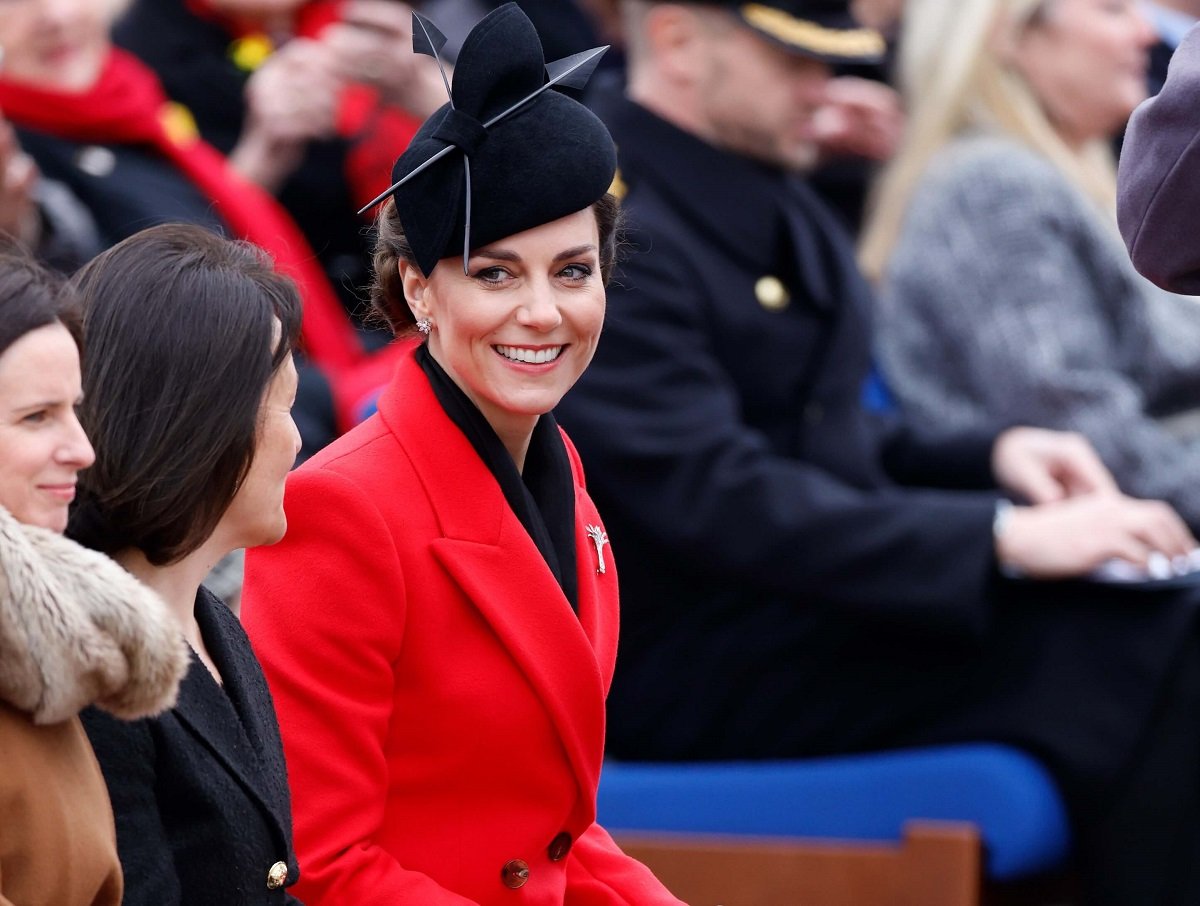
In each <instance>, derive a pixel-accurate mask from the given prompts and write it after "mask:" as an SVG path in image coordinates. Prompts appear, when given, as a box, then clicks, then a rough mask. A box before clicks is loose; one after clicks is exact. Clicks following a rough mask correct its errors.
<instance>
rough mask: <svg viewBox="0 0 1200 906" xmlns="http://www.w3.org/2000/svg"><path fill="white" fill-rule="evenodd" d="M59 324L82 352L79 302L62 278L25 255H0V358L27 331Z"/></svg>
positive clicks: (8, 253)
mask: <svg viewBox="0 0 1200 906" xmlns="http://www.w3.org/2000/svg"><path fill="white" fill-rule="evenodd" d="M51 324H61V325H62V326H63V327H65V328H66V329H67V330H68V332H70V334H71V338H72V339H73V340H75V345H76V346H77V347H79V350H80V352H82V351H83V324H82V321H81V320H80V314H79V302H78V300H77V299H76V297H75V295H74V293H72V292H71V291H70V290H69V289H68V288H67V287H66V286H64V284H63V281H62V278H60V277H59V276H58V275H56V274H53V273H51V272H50V271H48V270H46V268H44V267H42V266H41V265H40V264H38V263H37V262H36V261H34V260H33V259H32V258H30V257H29V256H28V255H22V254H20V253H17V252H0V355H3V354H4V352H5V350H7V349H8V347H9V346H11V345H12V344H13V343H15V342H17V340H19V339H21V337H23V336H25V334H27V333H29V332H30V331H33V330H37V329H38V328H41V327H49V326H50V325H51Z"/></svg>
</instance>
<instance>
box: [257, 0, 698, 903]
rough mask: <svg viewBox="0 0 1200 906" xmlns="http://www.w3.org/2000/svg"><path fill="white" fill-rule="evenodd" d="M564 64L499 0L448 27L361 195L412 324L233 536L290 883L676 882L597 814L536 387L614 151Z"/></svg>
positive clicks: (613, 624)
mask: <svg viewBox="0 0 1200 906" xmlns="http://www.w3.org/2000/svg"><path fill="white" fill-rule="evenodd" d="M414 31H415V33H418V34H423V35H434V36H435V37H433V38H432V40H431V42H430V44H425V45H423V47H424V50H425V51H426V52H429V51H430V50H432V49H433V48H436V47H439V46H440V45H439V43H438V39H437V37H436V29H433V28H432V23H429V22H427V21H425V20H421V22H420V25H419V26H418V27H417V28H415V29H414ZM592 59H593V60H594V59H595V57H594V56H593V58H592ZM570 66H571V63H570V62H568V63H566V64H563V65H557V64H546V62H545V60H544V58H543V52H542V47H541V44H540V42H539V40H538V36H537V33H536V31H535V30H534V28H533V26H532V25H531V24H530V22H529V20H528V18H526V17H525V15H524V13H522V12H521V10H520V8H519V7H518V6H516V5H515V4H513V3H508V4H505V5H504V6H501V7H500V8H499V9H497V10H496V11H495V12H493V13H490V14H489V15H488V16H486V17H485V18H484V19H483V20H481V21H480V22H479V24H478V25H476V26H475V28H474V29H473V30H472V31H471V33H470V35H469V36H468V37H467V39H466V42H465V43H464V45H463V48H462V52H461V53H460V54H459V57H458V60H457V62H456V65H455V70H454V85H453V89H452V92H451V93H452V96H453V99H454V100H453V103H452V104H447V105H446V106H444V107H442V108H441V109H440V110H439V111H438V112H437V113H435V114H433V116H432V117H430V119H429V120H428V121H427V122H426V123H425V124H424V125H423V126H422V127H421V129H420V131H419V132H418V133H417V135H416V137H415V138H414V139H413V141H412V143H411V144H410V145H409V148H408V150H407V151H405V152H404V154H403V155H402V156H401V157H400V159H399V161H398V162H397V164H396V166H395V169H394V170H393V174H392V175H393V179H396V180H398V181H399V182H398V183H397V185H395V186H393V187H392V189H391V190H389V192H390V193H391V194H392V198H391V199H390V200H389V201H388V202H387V203H386V204H385V205H384V207H383V209H382V211H381V213H380V214H379V217H378V221H377V223H378V228H379V238H378V242H377V245H376V252H375V268H376V280H377V285H376V286H375V289H374V301H375V305H376V306H377V308H378V310H379V311H380V313H381V314H382V316H383V317H384V318H386V319H387V321H388V322H389V323H390V324H391V326H392V329H393V331H394V332H395V333H396V334H397V335H403V336H408V335H412V336H413V337H414V338H415V337H419V338H420V339H419V341H418V342H413V341H412V340H409V341H408V342H406V343H405V344H404V346H403V348H404V349H405V355H404V356H403V357H402V358H401V360H400V365H399V367H398V368H397V371H396V374H395V376H394V377H393V379H392V383H391V384H390V385H389V387H388V388H387V389H386V390H385V391H384V393H383V395H382V397H381V398H380V400H379V411H378V413H377V414H376V415H374V416H372V417H371V418H370V419H368V420H367V421H366V422H364V423H363V424H361V425H359V426H358V427H357V428H355V429H353V430H352V431H351V432H349V433H348V434H346V435H345V436H343V437H341V438H339V439H338V440H336V441H334V442H333V443H332V444H331V445H330V446H328V447H326V448H325V449H324V450H323V451H321V452H320V453H318V454H317V456H316V457H314V458H313V459H311V460H309V461H308V462H307V463H305V464H304V465H303V466H302V467H301V468H300V469H298V470H297V471H296V472H295V473H293V475H292V476H291V478H290V479H289V480H288V494H287V507H288V520H289V529H288V536H287V537H286V538H285V539H284V540H283V542H282V543H280V544H279V545H276V546H275V547H273V548H270V549H264V550H261V551H254V552H251V554H250V555H249V557H248V559H247V569H246V586H245V601H244V604H243V615H244V619H245V621H246V629H247V632H248V633H249V634H250V637H251V638H252V639H254V644H255V650H256V651H257V652H258V653H259V655H260V657H262V662H263V669H264V670H265V671H266V674H267V677H268V679H269V680H270V682H271V688H272V691H273V692H274V693H275V696H276V700H277V701H278V703H279V722H280V728H281V730H282V732H283V739H284V746H285V750H286V752H287V755H288V763H289V770H290V773H291V778H292V789H293V790H294V791H295V794H296V848H297V851H298V852H299V854H300V858H301V861H302V862H303V864H304V878H303V879H302V881H301V884H300V886H299V888H298V889H297V894H298V895H299V896H300V897H302V898H303V899H304V901H305V902H306V903H308V904H309V906H342V904H347V903H355V904H357V903H420V904H422V906H467V904H477V906H492V904H494V906H503V904H508V903H516V902H520V903H523V904H525V906H565V904H568V903H569V904H572V906H618V904H630V903H636V904H638V906H666V904H677V903H678V900H676V899H675V898H674V897H673V896H672V895H671V894H670V893H669V892H668V891H667V890H666V889H665V888H664V887H663V885H662V884H661V883H659V881H658V880H657V879H656V878H655V877H654V876H653V875H652V874H651V873H650V871H649V870H648V869H647V868H646V867H645V866H643V865H641V864H639V863H638V862H636V861H635V860H633V859H631V858H629V857H628V856H627V855H625V854H624V853H623V852H621V850H620V849H619V848H618V847H617V845H616V844H615V843H614V842H613V840H612V838H611V837H609V835H608V834H607V833H606V832H605V830H604V829H603V827H601V826H600V825H599V824H597V822H596V787H597V781H598V780H599V776H600V764H601V761H602V758H603V751H604V698H605V695H606V693H607V690H608V686H609V682H610V680H611V679H612V673H613V666H614V662H615V659H616V650H617V649H616V643H617V576H616V570H615V567H614V564H613V561H612V553H611V551H610V550H609V548H608V546H607V545H608V537H607V535H606V534H605V531H604V524H603V522H602V521H601V519H600V517H599V515H598V514H597V512H596V507H595V505H594V504H593V503H592V501H591V498H589V497H588V495H587V491H586V490H585V488H584V481H583V469H582V466H581V465H580V462H579V458H578V456H577V454H576V453H575V450H574V448H573V447H572V446H571V443H570V441H569V440H567V438H566V436H565V435H564V434H563V433H562V432H561V431H559V429H558V426H557V424H555V421H554V417H553V415H552V414H551V410H553V409H554V407H555V406H556V405H558V402H559V400H560V399H561V398H562V397H563V395H564V394H565V393H567V392H568V391H569V390H570V389H571V387H572V386H573V385H574V384H575V382H576V380H578V378H579V376H580V374H582V373H583V371H584V369H585V368H587V366H588V363H589V362H590V361H591V359H592V354H593V353H594V351H595V349H596V344H597V342H598V341H599V338H600V331H601V328H602V327H603V323H604V312H605V284H606V282H607V278H608V274H609V271H610V269H611V267H612V263H613V256H614V248H615V244H616V238H615V237H616V226H617V224H616V221H617V207H616V202H615V200H614V198H613V197H612V196H611V195H609V194H608V189H609V186H610V185H611V184H612V181H613V176H614V172H615V169H616V153H615V148H614V147H613V142H612V139H611V138H610V137H609V135H608V132H607V130H606V129H605V128H604V126H603V124H602V123H601V122H600V121H599V120H598V119H597V118H596V117H595V116H594V115H593V114H592V113H591V112H590V111H589V110H587V109H586V108H585V107H583V106H582V105H580V104H578V103H577V102H576V101H574V100H572V99H570V98H569V97H567V96H566V95H565V94H561V93H559V92H557V91H553V90H550V91H547V90H545V89H546V88H547V87H549V86H548V83H547V81H546V79H547V73H556V74H564V73H566V72H567V70H568V69H569V68H570ZM554 77H557V76H554ZM572 84H574V85H575V87H579V85H578V83H577V82H576V81H574V80H573V81H572ZM485 124H486V125H485ZM414 328H415V330H414Z"/></svg>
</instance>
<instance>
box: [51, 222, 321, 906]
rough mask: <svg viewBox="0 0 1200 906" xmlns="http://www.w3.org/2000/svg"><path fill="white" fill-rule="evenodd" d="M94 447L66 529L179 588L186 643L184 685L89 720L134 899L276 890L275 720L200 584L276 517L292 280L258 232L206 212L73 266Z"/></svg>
mask: <svg viewBox="0 0 1200 906" xmlns="http://www.w3.org/2000/svg"><path fill="white" fill-rule="evenodd" d="M76 283H77V285H78V288H79V291H80V294H81V296H82V299H83V303H84V310H85V316H84V317H85V320H84V327H85V331H86V334H87V336H88V343H89V349H88V353H89V354H88V361H87V365H86V367H85V369H84V374H83V387H84V405H83V407H82V410H81V413H80V416H81V421H82V422H83V424H84V425H85V426H86V428H87V430H88V431H89V432H90V433H91V436H92V437H93V438H94V442H95V446H96V449H97V458H96V463H95V465H94V466H93V467H92V468H91V469H90V470H89V471H88V472H87V474H86V475H85V476H83V477H82V478H81V480H80V492H79V499H78V504H77V506H76V508H75V510H74V511H73V512H72V514H71V521H70V525H69V533H70V534H71V535H72V536H73V537H74V538H75V539H76V540H78V541H81V542H82V543H84V544H86V545H87V546H89V547H93V548H96V549H98V550H101V551H103V552H105V553H107V554H110V555H111V556H112V557H113V558H114V559H116V560H117V561H118V562H119V563H120V564H121V565H122V566H124V567H125V568H126V569H127V570H128V571H129V572H131V573H133V575H134V576H136V577H137V578H139V579H141V580H142V581H143V582H144V583H145V584H146V585H148V586H150V587H151V588H153V589H154V590H156V591H157V592H159V594H160V595H161V596H162V597H163V598H164V599H165V600H166V601H167V604H168V606H169V607H170V609H171V611H172V613H173V615H174V616H175V618H176V621H177V623H178V626H179V630H180V632H181V633H182V634H183V636H184V638H185V639H186V640H187V642H188V644H189V645H190V646H191V655H192V657H191V665H190V667H189V669H188V672H187V675H186V676H185V677H184V680H183V684H182V686H181V687H180V692H179V701H178V704H177V705H176V706H175V707H174V708H173V709H172V710H171V711H169V712H167V713H166V714H164V715H162V716H160V717H157V718H154V719H150V720H143V721H139V722H136V723H132V724H125V723H119V722H117V721H115V720H113V719H112V718H110V717H108V716H107V715H104V714H102V713H100V712H98V711H94V710H93V711H90V712H88V713H86V714H85V715H84V724H85V727H86V728H87V731H88V735H89V737H90V738H91V741H92V745H93V746H94V748H95V750H96V756H97V758H98V759H99V761H100V766H101V768H102V770H103V772H104V776H105V780H106V781H107V783H108V787H109V794H110V796H111V798H112V803H113V811H114V814H115V816H116V824H117V848H118V851H119V854H120V857H121V863H122V867H123V869H124V871H125V876H126V879H127V881H126V886H125V901H124V902H125V904H126V906H138V904H146V906H151V904H152V906H171V904H196V906H200V904H205V906H208V904H217V903H219V904H221V906H249V904H264V906H265V904H283V903H289V902H294V900H292V898H291V897H290V896H288V894H287V893H286V892H285V888H286V887H287V886H289V885H290V884H291V883H293V882H294V881H295V880H296V878H297V877H298V875H299V872H298V868H297V865H296V859H295V854H294V853H293V850H292V828H291V806H290V799H289V795H288V786H287V772H286V769H285V766H284V760H283V750H282V746H281V743H280V738H279V728H278V725H277V724H276V721H275V713H274V709H273V706H272V702H271V697H270V694H269V692H268V690H267V685H266V682H265V680H264V679H263V674H262V671H261V669H260V668H259V665H258V662H257V660H256V659H255V657H254V654H253V652H252V651H251V649H250V645H249V642H248V641H247V639H246V635H245V633H244V632H243V631H242V628H241V624H240V623H239V622H238V620H237V618H236V617H235V616H234V615H233V614H232V613H231V612H230V611H229V609H228V608H227V607H225V605H224V604H222V603H221V602H220V601H219V600H218V599H217V598H216V597H214V596H213V595H212V594H211V593H210V592H209V591H208V590H207V589H205V588H204V587H203V586H201V584H200V583H201V581H202V580H203V578H204V576H205V575H206V574H207V573H208V571H209V569H210V568H211V567H212V565H213V564H214V563H215V562H216V561H217V560H219V559H220V558H221V557H223V556H224V555H225V554H227V553H229V552H230V551H231V550H234V549H236V548H240V547H251V546H254V545H258V544H271V543H273V542H275V541H277V540H279V538H280V537H282V535H283V531H284V527H285V525H286V522H285V518H284V514H283V482H284V477H285V476H286V474H287V472H288V470H289V469H290V467H291V465H292V463H293V461H294V459H295V457H296V454H297V452H298V450H299V445H300V442H299V435H298V433H297V431H296V426H295V424H294V423H293V421H292V418H291V413H290V410H291V404H292V402H293V400H294V397H295V392H296V370H295V367H294V365H293V364H292V348H293V345H294V343H295V341H296V336H297V332H298V330H299V321H300V303H299V299H298V297H297V294H296V290H295V287H294V286H293V285H292V284H291V283H290V282H289V281H288V280H287V279H286V278H285V277H282V276H280V275H279V274H277V273H276V272H275V271H274V270H273V269H272V267H271V265H270V264H269V263H268V259H267V258H266V256H265V255H264V254H263V253H262V252H261V251H259V250H258V249H256V248H254V247H253V246H251V245H249V244H246V243H242V242H234V241H229V240H225V239H222V238H220V237H217V236H215V235H214V234H212V233H209V232H207V231H205V230H203V229H201V228H199V227H194V226H183V225H175V226H161V227H153V228H151V229H149V230H146V231H144V232H142V233H139V234H136V235H134V236H133V237H131V238H129V239H127V240H125V241H124V242H122V243H120V244H118V245H116V246H114V247H113V248H112V249H110V250H109V251H107V252H105V253H104V254H102V255H100V256H99V257H98V258H96V259H95V260H93V261H92V262H91V263H90V264H88V265H87V266H86V267H85V268H84V269H83V270H82V271H81V272H80V274H79V275H78V277H77V278H76Z"/></svg>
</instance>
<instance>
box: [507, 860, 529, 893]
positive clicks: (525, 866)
mask: <svg viewBox="0 0 1200 906" xmlns="http://www.w3.org/2000/svg"><path fill="white" fill-rule="evenodd" d="M500 880H501V881H503V882H504V886H505V887H511V888H512V889H513V890H516V889H517V888H519V887H524V886H525V882H526V881H528V880H529V863H528V862H526V861H524V860H523V859H512V860H510V861H508V862H505V863H504V867H503V868H502V869H500Z"/></svg>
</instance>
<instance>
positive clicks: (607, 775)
mask: <svg viewBox="0 0 1200 906" xmlns="http://www.w3.org/2000/svg"><path fill="white" fill-rule="evenodd" d="M597 812H598V817H599V820H600V822H601V823H602V824H603V825H604V826H605V827H606V828H608V829H609V830H610V831H615V832H637V833H640V832H647V831H648V832H662V831H665V832H672V833H696V834H721V835H746V836H760V837H761V836H778V837H808V838H821V839H842V840H875V841H892V840H896V841H898V840H900V838H901V828H902V826H903V825H904V823H905V822H906V821H908V820H911V819H921V818H924V819H931V820H939V821H968V822H971V823H972V824H974V825H975V826H976V827H977V828H978V829H979V832H980V835H981V837H982V839H983V842H984V847H985V859H986V873H987V876H988V877H989V878H991V879H993V880H998V881H1009V880H1016V879H1020V878H1025V877H1030V876H1034V875H1038V874H1040V873H1043V872H1047V871H1051V870H1053V869H1055V868H1058V867H1060V866H1061V865H1062V863H1063V861H1064V860H1065V858H1066V856H1067V854H1068V852H1069V849H1070V841H1071V837H1070V829H1069V827H1068V824H1067V815H1066V811H1065V809H1064V807H1063V804H1062V801H1061V800H1060V798H1059V795H1058V791H1057V789H1056V788H1055V786H1054V782H1053V780H1052V779H1051V777H1050V775H1049V773H1048V772H1047V771H1046V769H1045V768H1044V767H1042V765H1041V764H1039V763H1038V762H1037V761H1036V760H1035V759H1034V758H1032V757H1030V756H1029V755H1026V754H1025V753H1023V752H1020V751H1018V750H1016V749H1013V748H1010V747H1008V746H1002V745H994V744H969V745H957V746H946V747H940V748H929V749H910V750H904V751H895V752H885V753H873V754H869V755H853V756H841V757H837V758H826V759H813V760H805V761H768V762H733V763H731V762H712V763H682V764H675V763H670V764H668V763H640V762H639V763H635V762H621V761H608V762H606V763H605V765H604V770H603V773H602V775H601V778H600V791H599V797H598V804H597Z"/></svg>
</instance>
